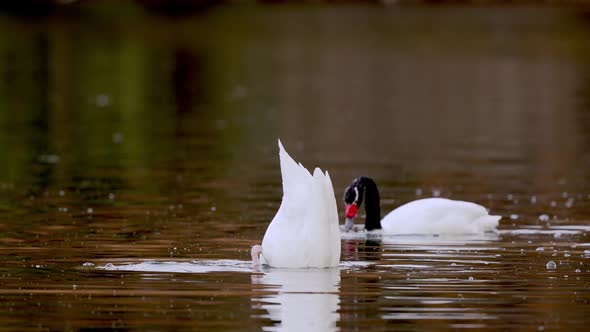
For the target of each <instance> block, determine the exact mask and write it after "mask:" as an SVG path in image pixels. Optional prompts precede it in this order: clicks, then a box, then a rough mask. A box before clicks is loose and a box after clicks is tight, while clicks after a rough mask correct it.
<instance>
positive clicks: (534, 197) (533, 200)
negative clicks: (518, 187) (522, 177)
mask: <svg viewBox="0 0 590 332" xmlns="http://www.w3.org/2000/svg"><path fill="white" fill-rule="evenodd" d="M535 203H537V196H531V204H535Z"/></svg>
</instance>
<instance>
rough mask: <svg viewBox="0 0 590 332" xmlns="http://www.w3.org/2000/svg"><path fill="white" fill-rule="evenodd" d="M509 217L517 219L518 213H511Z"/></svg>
mask: <svg viewBox="0 0 590 332" xmlns="http://www.w3.org/2000/svg"><path fill="white" fill-rule="evenodd" d="M510 219H512V220H516V219H518V214H511V215H510Z"/></svg>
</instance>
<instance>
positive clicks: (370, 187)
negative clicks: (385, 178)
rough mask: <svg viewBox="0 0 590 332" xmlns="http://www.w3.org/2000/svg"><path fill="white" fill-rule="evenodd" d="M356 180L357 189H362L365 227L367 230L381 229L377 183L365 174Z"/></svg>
mask: <svg viewBox="0 0 590 332" xmlns="http://www.w3.org/2000/svg"><path fill="white" fill-rule="evenodd" d="M357 181H358V189H359V191H362V196H364V201H365V213H366V219H365V229H366V230H368V231H371V230H374V229H381V205H380V199H379V190H378V189H377V184H376V183H375V181H373V179H371V178H368V177H366V176H361V177H360V178H358V179H357Z"/></svg>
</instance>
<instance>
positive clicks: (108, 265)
mask: <svg viewBox="0 0 590 332" xmlns="http://www.w3.org/2000/svg"><path fill="white" fill-rule="evenodd" d="M104 267H105V269H114V268H115V265H113V263H107V264H106V265H105V266H104Z"/></svg>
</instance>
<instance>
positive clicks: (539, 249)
mask: <svg viewBox="0 0 590 332" xmlns="http://www.w3.org/2000/svg"><path fill="white" fill-rule="evenodd" d="M535 250H536V251H545V248H543V247H539V248H537V249H535Z"/></svg>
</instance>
